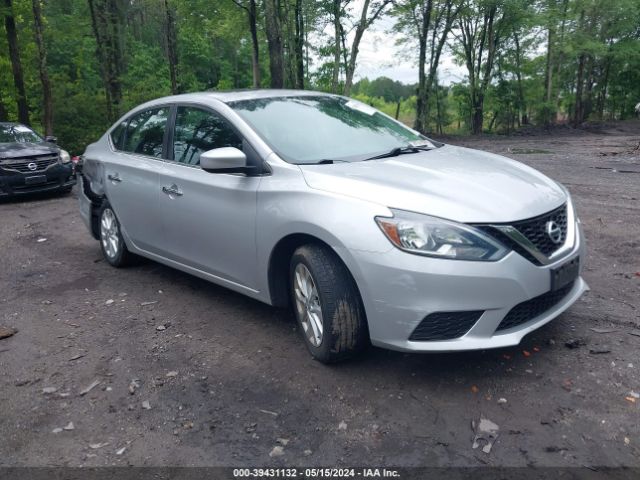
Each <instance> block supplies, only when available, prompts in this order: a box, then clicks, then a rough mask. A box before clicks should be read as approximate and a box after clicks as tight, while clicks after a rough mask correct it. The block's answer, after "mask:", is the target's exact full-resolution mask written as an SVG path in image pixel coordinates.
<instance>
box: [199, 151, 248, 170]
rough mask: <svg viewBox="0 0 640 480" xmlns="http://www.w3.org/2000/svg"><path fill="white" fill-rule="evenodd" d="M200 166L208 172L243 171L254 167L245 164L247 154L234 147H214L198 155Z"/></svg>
mask: <svg viewBox="0 0 640 480" xmlns="http://www.w3.org/2000/svg"><path fill="white" fill-rule="evenodd" d="M200 168H202V169H203V170H204V171H206V172H209V173H245V174H247V175H250V174H251V173H252V172H253V171H254V170H255V167H252V166H248V165H247V156H246V155H245V154H244V152H242V151H241V150H238V149H237V148H235V147H223V148H214V149H213V150H209V151H207V152H204V153H203V154H202V155H200Z"/></svg>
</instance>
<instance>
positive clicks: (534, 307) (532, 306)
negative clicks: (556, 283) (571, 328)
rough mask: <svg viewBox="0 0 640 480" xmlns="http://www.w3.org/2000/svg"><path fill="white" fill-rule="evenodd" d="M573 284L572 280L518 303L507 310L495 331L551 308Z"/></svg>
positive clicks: (507, 327)
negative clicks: (560, 286) (554, 289)
mask: <svg viewBox="0 0 640 480" xmlns="http://www.w3.org/2000/svg"><path fill="white" fill-rule="evenodd" d="M573 284H574V282H571V283H569V284H568V285H565V286H564V287H562V288H560V289H558V290H556V291H552V292H547V293H543V294H542V295H538V296H537V297H534V298H532V299H530V300H526V301H524V302H522V303H519V304H518V305H516V306H515V307H513V308H512V309H511V310H509V313H507V315H506V317H504V318H503V319H502V321H501V322H500V325H498V328H497V329H496V331H497V332H498V331H500V330H507V329H509V328H513V327H517V326H518V325H522V324H523V323H527V322H528V321H530V320H533V319H534V318H536V317H538V316H540V315H542V314H543V313H545V312H546V311H548V310H550V309H552V308H553V307H555V306H556V305H557V304H558V303H560V302H561V301H562V299H564V298H565V297H566V296H567V295H568V294H569V292H570V291H571V289H572V288H573Z"/></svg>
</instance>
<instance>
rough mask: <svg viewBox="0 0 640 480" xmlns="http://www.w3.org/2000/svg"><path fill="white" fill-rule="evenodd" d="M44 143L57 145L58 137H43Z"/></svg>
mask: <svg viewBox="0 0 640 480" xmlns="http://www.w3.org/2000/svg"><path fill="white" fill-rule="evenodd" d="M44 141H45V142H49V143H54V144H57V143H58V137H54V136H53V135H47V136H46V137H44Z"/></svg>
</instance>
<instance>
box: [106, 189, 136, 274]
mask: <svg viewBox="0 0 640 480" xmlns="http://www.w3.org/2000/svg"><path fill="white" fill-rule="evenodd" d="M98 233H99V238H98V240H99V242H100V249H101V250H102V255H103V256H104V259H105V260H106V261H107V262H109V264H110V265H111V266H113V267H116V268H121V267H126V266H127V265H130V264H131V263H132V261H133V254H132V253H131V252H129V250H128V249H127V245H126V244H125V243H124V239H123V238H122V233H121V231H120V222H119V221H118V217H116V214H115V212H114V211H113V209H112V208H111V205H110V204H109V202H108V201H106V200H105V201H104V202H103V203H102V207H100V212H99V213H98Z"/></svg>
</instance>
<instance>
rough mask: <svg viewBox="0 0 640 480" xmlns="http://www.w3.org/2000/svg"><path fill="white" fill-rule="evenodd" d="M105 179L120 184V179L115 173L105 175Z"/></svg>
mask: <svg viewBox="0 0 640 480" xmlns="http://www.w3.org/2000/svg"><path fill="white" fill-rule="evenodd" d="M107 178H108V179H109V180H111V181H112V182H115V183H120V182H121V181H122V179H121V178H120V176H119V175H118V174H117V173H116V174H115V175H112V174H109V175H107Z"/></svg>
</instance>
